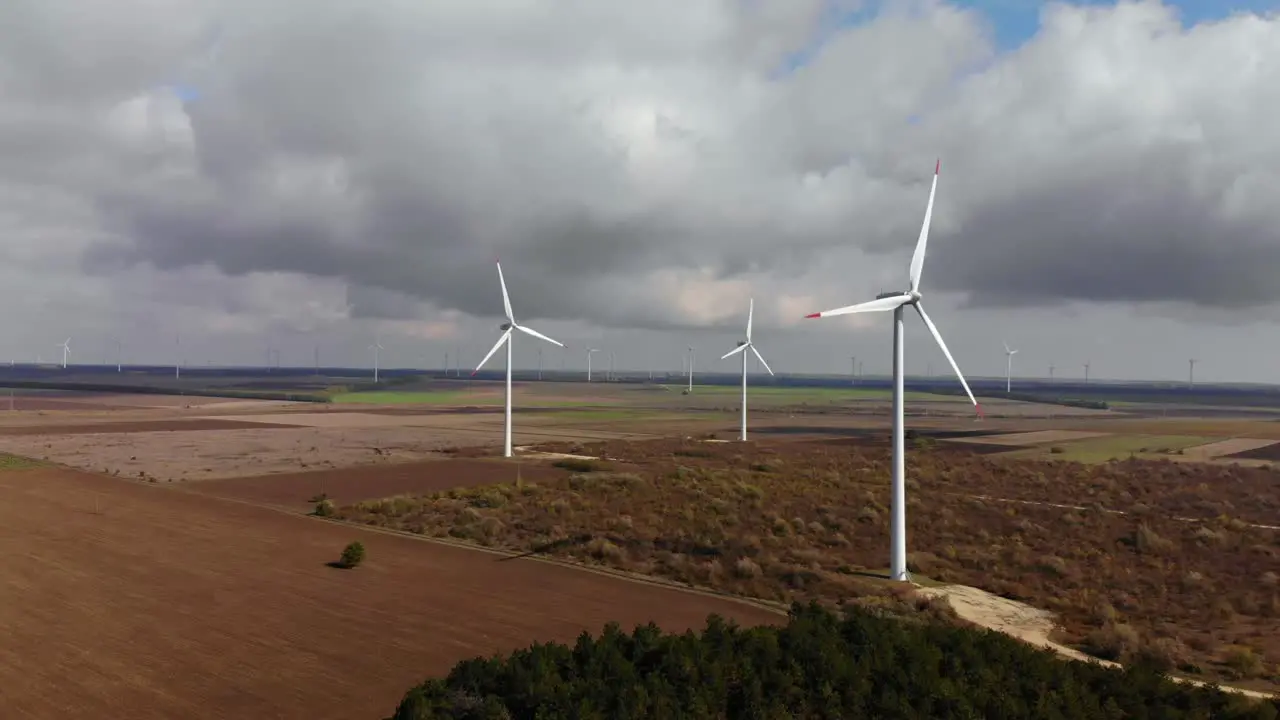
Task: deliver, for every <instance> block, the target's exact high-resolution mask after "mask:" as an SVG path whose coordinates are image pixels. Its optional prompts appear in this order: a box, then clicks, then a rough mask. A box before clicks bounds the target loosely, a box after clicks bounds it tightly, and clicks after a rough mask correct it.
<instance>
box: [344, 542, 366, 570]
mask: <svg viewBox="0 0 1280 720" xmlns="http://www.w3.org/2000/svg"><path fill="white" fill-rule="evenodd" d="M362 562H364V544H363V543H361V542H360V541H359V540H357V541H355V542H353V543H351V544H350V545H347V546H346V547H345V548H343V549H342V557H341V558H340V559H339V560H338V564H339V565H341V566H342V567H344V568H354V567H356V566H358V565H359V564H360V563H362Z"/></svg>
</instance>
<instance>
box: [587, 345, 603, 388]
mask: <svg viewBox="0 0 1280 720" xmlns="http://www.w3.org/2000/svg"><path fill="white" fill-rule="evenodd" d="M598 352H600V350H599V349H598V348H587V382H591V356H592V355H594V354H596V353H598Z"/></svg>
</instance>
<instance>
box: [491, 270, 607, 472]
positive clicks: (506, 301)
mask: <svg viewBox="0 0 1280 720" xmlns="http://www.w3.org/2000/svg"><path fill="white" fill-rule="evenodd" d="M496 264H497V266H498V283H499V284H500V285H502V309H503V311H504V312H506V314H507V321H506V322H504V323H502V325H500V326H499V327H500V328H501V330H502V337H500V338H498V342H496V343H494V345H493V348H492V349H491V350H489V354H488V355H485V356H484V359H483V360H481V361H480V364H479V365H477V366H476V369H475V370H474V371H473V372H472V373H471V375H472V376H475V374H476V373H478V372H480V368H482V367H484V364H485V363H487V362H489V358H491V357H493V354H494V353H496V352H498V348H500V347H502V345H503V343H506V345H507V402H506V413H505V420H506V423H505V428H504V431H503V432H504V439H503V448H502V453H503V456H504V457H511V456H512V454H513V453H512V451H511V343H512V338H511V331H512V330H519V331H520V332H522V333H524V334H526V335H531V336H533V337H536V338H538V339H539V340H545V341H546V342H549V343H551V344H552V345H559V346H560V347H564V346H565V345H564V343H562V342H559V341H556V340H552V339H551V338H549V337H547V336H546V335H543V334H542V333H540V332H538V331H537V330H534V329H532V328H527V327H525V326H523V325H521V324H519V323H517V322H516V318H515V315H512V314H511V296H510V295H508V294H507V281H506V278H504V277H502V263H501V262H497V263H496ZM587 359H588V361H590V359H591V356H590V355H587Z"/></svg>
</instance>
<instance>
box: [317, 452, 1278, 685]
mask: <svg viewBox="0 0 1280 720" xmlns="http://www.w3.org/2000/svg"><path fill="white" fill-rule="evenodd" d="M586 451H587V452H589V453H590V454H596V455H604V456H607V457H610V458H616V459H617V460H616V461H614V462H612V463H611V467H612V468H613V469H611V470H607V471H598V472H581V473H577V474H574V475H571V476H569V477H567V478H564V479H559V480H553V481H549V482H547V483H545V484H525V485H523V486H521V487H517V486H516V485H513V484H506V485H492V486H483V487H473V488H467V489H458V490H452V491H448V492H444V493H438V494H434V495H428V496H424V497H416V498H409V497H400V498H392V499H387V500H383V501H375V502H366V503H361V504H358V505H355V506H351V507H347V508H343V509H340V510H339V515H340V516H341V517H344V518H346V519H350V520H354V521H357V522H364V523H370V524H375V525H381V526H390V527H395V528H399V529H403V530H409V531H412V532H416V533H422V534H426V535H433V536H440V537H446V536H447V537H453V538H458V539H463V540H468V541H471V542H475V543H479V544H481V545H487V546H501V547H507V548H513V549H518V550H525V551H534V552H545V553H553V554H557V555H562V556H569V557H572V558H575V559H578V560H580V561H583V562H587V563H598V564H604V565H609V566H611V567H616V568H620V569H623V570H628V571H635V572H641V573H647V574H653V575H658V576H662V577H666V578H670V579H674V580H678V581H682V582H687V583H691V584H695V585H701V586H710V587H715V588H718V589H721V590H726V591H730V592H734V593H741V594H744V595H750V596H755V597H761V598H765V599H770V600H793V599H802V598H807V597H816V598H820V599H829V600H838V599H841V598H847V597H851V596H853V597H857V596H866V595H877V594H883V593H884V587H883V584H882V583H880V582H878V581H877V580H875V579H873V576H874V574H875V572H876V571H877V570H878V569H880V568H883V567H884V565H885V558H886V557H887V555H888V552H887V544H888V542H887V540H888V537H887V536H888V527H887V523H888V501H889V498H888V486H887V485H888V484H887V483H886V482H885V478H886V476H887V474H888V458H887V456H885V455H884V454H883V453H881V452H879V451H875V450H870V449H860V448H833V447H830V446H817V445H811V446H807V447H806V446H804V445H802V444H799V443H792V444H790V445H787V444H779V445H775V446H772V447H762V446H759V445H756V444H751V445H748V446H741V445H734V444H708V443H701V442H692V441H690V442H683V443H673V442H662V443H656V442H655V443H631V444H625V443H609V444H603V446H587V448H586ZM912 459H913V462H912V468H911V470H910V475H909V478H910V479H909V480H908V486H909V498H910V499H909V501H908V503H909V513H910V515H909V520H910V528H911V533H912V534H911V537H910V544H911V547H912V548H915V549H916V551H915V552H914V553H913V554H912V556H911V560H910V562H911V566H912V568H913V570H915V571H916V572H919V573H922V574H924V575H927V576H929V577H932V578H934V579H936V580H940V581H945V582H956V583H963V584H966V585H972V586H975V587H980V588H983V589H986V590H989V591H992V592H995V593H997V594H1001V595H1004V596H1006V597H1009V598H1013V599H1018V600H1023V601H1025V602H1028V603H1031V604H1032V605H1034V606H1037V607H1041V608H1045V609H1048V610H1051V611H1053V612H1055V613H1057V614H1058V615H1059V616H1060V619H1061V622H1062V625H1063V628H1062V634H1063V637H1062V639H1063V640H1064V641H1065V642H1067V643H1069V644H1073V645H1076V646H1079V647H1085V648H1090V649H1092V650H1093V651H1094V652H1096V653H1098V654H1100V655H1105V656H1114V657H1117V658H1121V659H1124V660H1132V659H1135V658H1138V657H1143V658H1149V657H1159V658H1163V660H1162V662H1164V663H1165V664H1166V665H1169V666H1171V667H1181V668H1182V670H1183V671H1184V672H1188V673H1192V674H1195V675H1199V676H1201V677H1221V678H1231V677H1244V676H1245V674H1244V671H1237V670H1234V669H1233V668H1234V667H1236V666H1240V667H1245V664H1244V663H1243V662H1242V661H1240V659H1239V657H1238V656H1239V655H1240V653H1239V652H1236V651H1234V650H1232V648H1236V647H1243V648H1248V649H1249V651H1250V652H1252V653H1254V654H1255V655H1256V656H1257V658H1258V661H1257V662H1258V665H1257V667H1256V668H1253V670H1256V672H1254V671H1253V670H1250V672H1249V674H1248V676H1249V677H1255V678H1262V679H1264V680H1268V681H1270V682H1275V681H1277V680H1280V678H1278V677H1277V676H1276V664H1277V662H1280V635H1278V634H1276V633H1275V632H1274V628H1275V626H1276V623H1277V622H1280V588H1277V587H1276V585H1277V583H1276V582H1275V580H1274V578H1275V577H1276V576H1277V574H1278V573H1280V543H1278V542H1277V541H1278V540H1280V533H1277V532H1275V531H1270V530H1262V529H1258V528H1254V527H1250V526H1249V525H1248V524H1246V523H1244V522H1241V521H1240V520H1238V519H1231V518H1230V517H1226V516H1223V517H1218V518H1215V519H1212V520H1208V521H1206V522H1201V523H1197V522H1186V521H1182V520H1178V519H1175V518H1172V517H1170V516H1169V513H1167V512H1164V511H1162V510H1161V509H1160V508H1161V503H1162V502H1163V503H1165V504H1166V505H1169V506H1170V507H1173V508H1177V509H1178V511H1179V512H1185V511H1188V510H1192V509H1195V508H1196V507H1198V508H1199V509H1200V510H1202V511H1203V512H1204V513H1205V516H1206V517H1209V518H1214V517H1215V515H1218V514H1221V511H1222V510H1223V509H1224V507H1231V508H1235V507H1236V506H1237V504H1239V506H1241V507H1244V506H1245V504H1246V503H1251V504H1253V505H1254V507H1256V508H1260V509H1265V508H1274V507H1276V506H1277V505H1276V503H1277V496H1280V484H1278V483H1277V482H1276V476H1274V475H1271V474H1269V473H1268V471H1260V470H1255V469H1250V468H1240V469H1235V468H1229V467H1227V468H1224V467H1216V466H1215V467H1205V468H1203V469H1202V470H1201V469H1199V466H1192V465H1186V464H1176V463H1151V462H1142V461H1134V462H1126V463H1112V464H1108V465H1101V466H1088V465H1077V464H1070V463H1031V462H1014V461H1008V460H1002V461H993V460H990V459H985V458H980V457H977V456H970V455H966V454H960V453H953V452H928V453H926V452H921V451H917V452H916V453H914V454H913V455H912ZM1256 473H1266V477H1265V478H1263V477H1262V476H1256V477H1255V474H1256ZM1264 480H1267V481H1269V482H1270V491H1269V493H1268V492H1263V491H1262V489H1261V487H1262V485H1263V481H1264ZM1146 485H1152V486H1153V487H1154V490H1152V491H1151V492H1144V491H1142V490H1140V488H1142V487H1144V486H1146ZM1173 486H1177V487H1179V488H1182V490H1183V492H1182V493H1181V494H1179V493H1178V492H1171V491H1170V487H1173ZM1015 487H1020V488H1021V489H1022V493H1023V494H1024V495H1031V496H1035V495H1042V496H1044V495H1047V496H1050V497H1051V498H1053V497H1056V498H1058V499H1064V498H1067V497H1069V498H1072V499H1075V500H1077V501H1079V500H1081V499H1084V500H1085V501H1086V503H1085V504H1088V505H1091V509H1085V510H1064V509H1061V508H1056V507H1046V506H1034V505H1019V504H1012V503H1007V502H997V501H992V500H980V499H975V498H973V497H971V496H970V495H972V494H977V493H978V492H981V493H983V494H996V493H997V492H1009V491H1012V490H1013V489H1014V488H1015ZM1103 501H1105V502H1107V503H1111V504H1114V505H1115V506H1116V507H1117V509H1125V510H1127V511H1128V512H1130V513H1132V514H1130V515H1118V514H1115V513H1111V512H1103V511H1101V510H1099V509H1096V507H1097V506H1098V505H1099V503H1101V502H1103ZM1224 504H1225V505H1224ZM1259 511H1260V512H1261V510H1259ZM1268 578H1269V579H1268ZM1233 652H1235V654H1234V655H1233V654H1232V653H1233ZM1245 669H1246V670H1247V669H1249V668H1245Z"/></svg>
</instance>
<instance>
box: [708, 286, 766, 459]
mask: <svg viewBox="0 0 1280 720" xmlns="http://www.w3.org/2000/svg"><path fill="white" fill-rule="evenodd" d="M755 311H756V301H755V299H754V298H753V299H750V300H748V301H747V338H746V339H745V340H741V341H739V342H738V347H736V348H734V349H733V350H730V351H729V352H727V353H725V354H724V355H722V356H721V357H720V359H721V360H727V359H728V358H730V357H732V356H734V355H738V354H741V355H742V434H741V435H740V436H739V438H738V439H739V440H741V441H742V442H746V441H747V350H748V349H750V350H751V352H752V353H754V354H755V356H756V359H757V360H759V361H760V364H761V365H763V366H764V369H765V370H768V371H769V374H770V375H772V374H773V370H772V369H771V368H770V367H769V363H767V362H765V361H764V356H763V355H761V354H760V351H759V350H757V349H756V346H755V344H753V343H752V342H751V320H752V318H753V316H754V315H755Z"/></svg>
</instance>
